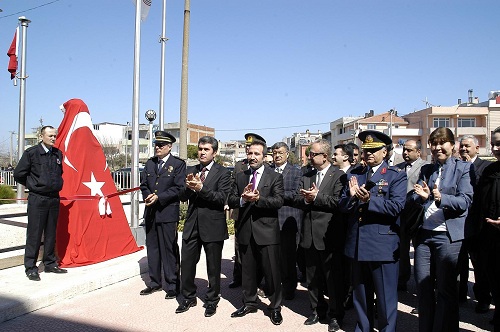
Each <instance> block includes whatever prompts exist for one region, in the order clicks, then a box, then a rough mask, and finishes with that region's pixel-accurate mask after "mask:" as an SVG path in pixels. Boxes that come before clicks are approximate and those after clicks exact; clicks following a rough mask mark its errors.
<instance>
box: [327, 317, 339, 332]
mask: <svg viewBox="0 0 500 332" xmlns="http://www.w3.org/2000/svg"><path fill="white" fill-rule="evenodd" d="M341 325H342V323H341V322H338V321H337V319H336V318H332V319H330V322H328V332H333V331H338V330H340V327H341Z"/></svg>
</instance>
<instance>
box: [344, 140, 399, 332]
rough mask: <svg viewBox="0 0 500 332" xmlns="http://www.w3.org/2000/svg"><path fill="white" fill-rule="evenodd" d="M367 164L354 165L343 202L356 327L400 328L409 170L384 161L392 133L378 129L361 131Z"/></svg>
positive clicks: (357, 328) (366, 329)
mask: <svg viewBox="0 0 500 332" xmlns="http://www.w3.org/2000/svg"><path fill="white" fill-rule="evenodd" d="M359 138H360V139H361V140H362V142H363V144H362V146H361V148H362V149H363V156H364V160H365V162H366V165H367V166H366V167H365V166H359V167H357V168H355V169H353V170H352V171H351V174H350V175H349V176H348V178H349V186H347V187H346V188H345V189H344V191H343V193H342V198H341V201H340V207H341V208H342V209H343V211H344V212H347V213H349V224H348V230H347V239H346V245H345V254H346V255H347V256H348V257H350V258H351V259H352V274H353V277H352V283H353V287H354V308H355V310H356V313H357V316H358V317H357V324H356V331H363V332H369V331H372V330H373V328H374V324H373V316H374V302H373V300H374V297H373V293H374V292H375V294H376V295H377V314H378V330H379V331H395V330H396V320H397V312H398V310H397V306H398V293H397V285H398V270H399V264H398V259H399V236H398V233H399V224H400V223H399V215H400V213H401V211H402V210H403V208H404V205H405V201H406V185H407V180H406V173H405V172H401V171H400V170H399V169H398V168H396V167H389V165H387V162H385V160H384V159H385V157H386V155H387V145H389V144H391V142H392V141H391V138H390V137H389V136H387V135H385V134H383V133H381V132H378V131H374V130H367V131H363V132H361V133H360V134H359Z"/></svg>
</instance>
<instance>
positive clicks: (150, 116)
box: [146, 110, 156, 158]
mask: <svg viewBox="0 0 500 332" xmlns="http://www.w3.org/2000/svg"><path fill="white" fill-rule="evenodd" d="M155 119H156V112H155V111H154V110H147V111H146V120H148V121H149V145H148V158H150V157H151V155H152V153H151V152H152V147H153V121H154V120H155Z"/></svg>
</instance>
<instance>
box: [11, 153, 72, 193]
mask: <svg viewBox="0 0 500 332" xmlns="http://www.w3.org/2000/svg"><path fill="white" fill-rule="evenodd" d="M62 172H63V170H62V153H61V150H59V149H57V148H54V147H52V149H50V150H49V152H45V149H44V148H43V146H42V143H39V144H38V145H35V146H32V147H30V148H28V149H26V151H25V152H24V153H23V156H22V157H21V159H20V160H19V163H18V165H17V167H16V168H15V170H14V179H15V180H16V181H17V182H19V183H20V184H22V185H23V186H26V188H28V189H29V191H30V192H32V193H35V194H39V195H42V196H50V197H59V191H60V190H61V189H62V186H63V179H62Z"/></svg>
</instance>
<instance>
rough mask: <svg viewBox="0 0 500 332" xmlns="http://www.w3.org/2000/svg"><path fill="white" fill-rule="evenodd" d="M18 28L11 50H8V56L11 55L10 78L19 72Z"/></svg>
mask: <svg viewBox="0 0 500 332" xmlns="http://www.w3.org/2000/svg"><path fill="white" fill-rule="evenodd" d="M18 30H19V28H17V29H16V32H15V33H14V39H13V40H12V44H10V47H9V50H8V51H7V56H8V57H9V67H8V71H9V72H10V79H13V78H14V77H16V72H17V31H18Z"/></svg>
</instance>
